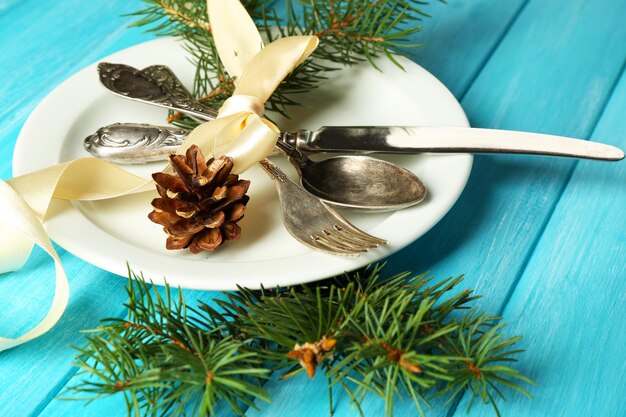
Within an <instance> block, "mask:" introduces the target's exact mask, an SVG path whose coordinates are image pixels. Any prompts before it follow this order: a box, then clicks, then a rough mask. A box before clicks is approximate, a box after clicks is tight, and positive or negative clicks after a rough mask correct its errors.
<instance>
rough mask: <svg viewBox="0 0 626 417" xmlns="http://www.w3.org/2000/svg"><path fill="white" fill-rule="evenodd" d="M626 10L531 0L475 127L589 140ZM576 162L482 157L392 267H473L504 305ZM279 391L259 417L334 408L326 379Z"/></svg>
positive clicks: (474, 95)
mask: <svg viewBox="0 0 626 417" xmlns="http://www.w3.org/2000/svg"><path fill="white" fill-rule="evenodd" d="M496 3H497V2H491V3H489V4H487V3H483V4H482V5H481V6H482V9H478V8H477V9H476V10H475V14H474V15H475V16H478V15H481V16H483V15H485V16H489V15H490V14H491V13H492V11H493V10H494V9H492V8H490V7H489V6H494V5H495V4H496ZM625 14H626V4H624V3H623V2H622V3H621V4H617V3H615V2H612V1H607V0H604V1H598V2H594V3H593V4H590V3H589V2H581V1H577V2H569V1H561V0H552V1H544V2H538V1H534V2H531V3H529V4H528V5H527V6H526V7H525V8H524V10H523V11H522V12H521V13H520V15H519V17H518V19H517V20H516V21H515V23H514V24H513V26H512V27H511V28H510V29H509V30H508V32H507V34H506V37H505V38H504V39H503V42H502V43H501V44H500V45H499V46H498V47H497V48H496V49H495V51H494V54H493V56H491V58H490V59H489V61H488V62H487V64H486V65H485V68H484V69H483V70H482V71H481V73H480V75H479V76H478V78H477V80H476V81H475V82H474V83H473V84H472V86H471V88H470V90H469V92H468V94H467V95H466V96H465V99H464V100H463V101H462V104H463V106H464V108H465V109H466V111H467V112H468V114H469V116H470V120H471V122H472V124H474V125H476V126H484V127H494V128H508V129H522V130H529V131H538V132H550V133H554V134H564V135H572V136H578V137H587V136H588V135H589V134H590V132H591V130H592V128H593V126H594V124H595V121H596V118H597V117H598V115H599V112H600V111H601V110H602V108H603V107H604V104H605V101H606V99H607V97H608V95H609V93H610V92H611V89H612V86H613V84H614V80H615V79H617V77H618V76H619V73H620V70H621V67H622V62H623V57H624V43H623V39H626V31H625V29H624V27H623V26H622V25H621V24H620V16H624V15H625ZM437 18H438V16H435V18H433V20H434V19H437ZM488 20H490V21H491V20H497V18H491V19H488ZM472 23H474V22H472ZM444 25H445V23H444ZM474 29H475V30H478V31H479V32H480V33H479V34H478V35H476V36H484V37H489V36H490V32H489V29H490V28H483V27H482V25H481V24H480V22H476V24H475V25H472V26H471V30H474ZM449 30H460V29H450V28H449ZM491 35H492V36H496V37H497V36H498V34H491ZM424 51H425V52H424V53H426V52H427V51H428V50H427V49H425V50H424ZM432 53H433V54H440V53H441V51H432ZM439 62H441V63H442V64H443V63H445V62H446V60H445V59H443V58H442V59H441V60H440V61H439ZM598 62H602V65H601V66H599V65H597V63H598ZM600 67H601V68H600ZM573 166H574V162H573V161H571V160H557V159H549V158H537V157H519V156H516V157H513V156H510V157H506V156H483V157H477V158H476V163H475V168H474V171H473V173H472V177H471V178H470V182H469V184H468V186H467V189H466V191H465V192H464V195H463V196H462V197H461V199H460V201H459V202H458V203H457V205H456V206H455V207H454V208H453V209H452V211H451V212H450V213H449V214H448V215H447V216H446V217H445V218H444V220H443V221H442V222H441V223H440V224H439V225H437V226H436V227H435V228H434V229H433V230H432V231H431V232H429V233H428V234H427V235H426V236H424V237H423V238H421V239H420V240H419V241H417V242H416V243H414V244H413V245H411V246H409V247H408V248H406V249H405V250H403V251H401V252H399V253H398V254H396V255H394V256H392V257H391V258H390V267H391V270H392V271H393V270H398V271H400V270H407V269H408V270H413V271H415V272H421V271H424V270H429V271H431V272H432V273H434V275H435V276H438V277H442V278H443V277H446V276H449V275H456V274H460V273H466V274H467V279H466V284H465V285H466V286H468V287H472V288H476V290H477V293H478V294H482V295H484V298H483V299H482V300H481V301H480V303H479V305H480V306H481V307H482V308H483V309H485V310H486V311H490V312H499V311H501V309H502V306H503V305H504V303H505V302H506V300H507V299H508V295H509V294H510V292H511V291H512V290H513V289H514V287H515V285H516V283H517V279H518V277H519V275H520V274H521V271H522V270H523V268H524V266H525V265H526V261H527V259H528V257H529V256H530V254H531V253H532V250H533V249H534V245H535V242H536V241H537V239H538V238H539V237H540V236H541V233H542V232H543V229H544V226H545V224H546V222H547V221H548V219H549V216H550V215H551V213H552V211H553V208H554V206H555V204H556V202H557V201H558V199H559V196H560V194H561V191H562V190H563V188H564V186H565V184H566V183H567V181H568V178H569V176H570V173H571V171H572V169H573ZM616 265H617V264H614V265H613V267H616ZM270 391H271V392H272V394H273V395H274V396H276V397H280V399H281V401H275V402H274V403H273V404H272V405H271V406H268V407H265V408H263V410H262V412H260V413H256V412H251V413H249V415H254V416H257V415H270V414H276V413H280V412H287V410H289V409H290V406H296V405H295V404H297V403H298V401H299V399H301V398H307V403H308V404H310V405H309V407H308V408H307V410H306V413H305V414H303V415H320V413H322V412H325V398H326V393H325V388H324V387H323V381H321V380H317V381H316V383H310V384H305V383H302V384H298V385H297V386H292V385H288V384H281V385H277V386H276V387H275V388H274V387H272V388H271V389H270ZM440 405H441V404H440V403H435V404H434V409H433V410H432V411H431V412H430V414H429V415H445V414H446V413H447V410H445V409H441V408H438V407H439V406H440ZM363 407H364V409H365V410H366V415H368V416H369V415H371V416H376V415H381V414H382V410H383V406H382V402H381V401H379V400H378V399H373V400H367V401H366V402H365V403H364V405H363ZM350 413H353V411H350V406H349V405H348V404H347V402H345V401H343V402H342V403H341V404H338V408H337V410H336V415H347V414H350ZM412 413H415V411H414V408H413V406H412V405H409V404H406V403H405V404H403V405H402V406H398V407H397V408H396V415H410V414H412ZM519 415H520V416H522V415H525V414H519Z"/></svg>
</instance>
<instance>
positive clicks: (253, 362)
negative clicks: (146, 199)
mask: <svg viewBox="0 0 626 417" xmlns="http://www.w3.org/2000/svg"><path fill="white" fill-rule="evenodd" d="M381 268H382V267H381V266H371V267H368V268H366V269H363V270H360V271H357V272H353V273H350V274H345V275H343V276H340V277H335V278H332V279H329V280H326V281H323V282H321V283H317V284H309V285H300V286H295V287H289V288H276V289H269V290H268V289H262V290H248V289H245V288H241V289H240V291H238V292H230V293H226V294H225V299H221V300H216V301H215V303H216V305H215V306H211V305H209V304H206V303H200V304H199V306H197V307H191V306H188V305H186V304H185V302H184V299H183V297H182V293H179V296H178V297H177V298H175V299H174V297H173V296H172V291H171V290H170V288H169V287H166V288H165V291H164V292H165V295H161V294H160V292H159V291H158V290H157V289H155V288H151V287H150V285H148V284H147V283H146V282H145V281H144V280H143V277H140V276H137V275H135V274H133V273H131V278H132V279H133V281H132V282H131V284H129V287H128V295H129V301H128V303H127V308H128V317H127V318H126V319H124V320H120V319H107V320H105V321H104V322H103V325H102V326H101V327H99V328H98V329H96V330H94V331H92V332H91V333H90V334H89V335H88V336H87V343H86V345H85V346H83V347H80V348H77V349H78V355H77V359H76V364H77V366H78V367H79V368H80V369H81V371H80V372H79V373H78V374H77V375H76V377H74V379H75V380H78V382H77V383H76V384H74V385H72V386H70V387H69V388H68V390H67V392H66V394H78V398H80V399H87V400H88V401H91V400H94V399H97V398H100V397H104V396H109V395H112V394H116V393H121V394H122V395H124V397H125V399H126V404H127V408H128V414H129V415H136V416H140V415H155V416H156V415H159V416H161V415H173V416H183V415H198V416H200V415H208V414H213V413H214V411H215V410H216V407H219V406H220V404H223V405H227V406H229V407H230V408H231V409H232V410H233V411H234V412H235V413H237V414H240V415H242V414H243V413H244V411H245V409H246V407H253V408H256V407H258V405H257V403H258V400H263V401H269V400H270V396H269V394H268V393H267V392H266V391H265V390H264V389H263V383H264V380H265V379H266V378H268V377H269V375H270V374H271V373H278V374H280V375H282V378H283V379H288V378H289V377H291V376H292V375H294V374H297V373H299V372H302V371H306V372H307V373H308V374H309V376H310V377H312V376H313V375H314V374H315V373H316V372H324V373H325V374H326V377H327V379H328V384H329V392H331V389H332V387H333V386H335V385H337V384H339V385H340V386H341V387H343V389H345V391H346V392H347V394H348V395H349V397H350V398H351V400H352V401H353V402H354V403H355V404H356V405H357V407H358V406H359V404H360V403H362V401H363V399H364V398H365V397H366V396H367V395H371V394H374V395H377V396H380V397H382V398H383V399H384V400H385V405H386V407H385V409H386V415H387V416H391V415H392V414H393V404H394V400H395V399H396V398H398V397H404V396H407V397H408V398H410V399H412V401H413V402H414V403H415V405H416V407H417V409H418V410H419V413H420V414H421V415H424V409H425V408H426V407H429V401H430V400H431V399H433V398H439V397H443V398H447V403H450V402H452V401H455V400H456V399H458V398H460V396H462V395H463V394H464V393H467V394H468V395H470V396H471V397H472V398H478V399H480V400H481V401H482V402H484V403H491V404H492V405H493V407H494V409H495V410H496V414H498V415H499V412H498V409H497V406H496V403H497V401H498V400H499V399H504V391H505V390H506V389H513V390H517V391H519V392H521V393H523V394H525V395H529V394H528V392H527V391H526V390H525V389H524V388H523V387H521V386H520V385H519V384H520V383H529V384H532V381H531V380H530V379H528V378H527V377H525V376H523V375H521V374H520V373H519V372H518V371H517V370H515V369H514V368H512V367H510V366H508V365H507V364H508V363H510V362H515V354H516V353H518V352H520V350H517V349H514V345H515V344H516V342H517V341H518V340H519V337H506V336H504V334H503V326H504V325H503V324H502V323H501V322H500V319H499V318H496V317H491V316H488V315H485V314H482V313H478V312H477V311H476V310H475V309H470V308H469V304H470V303H471V301H473V300H474V299H476V297H475V296H473V295H472V294H471V292H470V291H469V290H463V291H461V292H455V289H456V287H457V286H458V285H459V284H460V283H461V281H462V278H461V277H458V278H454V279H452V278H449V279H445V280H443V281H440V282H433V281H432V279H431V278H429V277H427V276H425V275H419V276H410V275H409V274H400V275H397V276H393V277H388V278H383V276H382V274H381ZM470 404H471V402H470ZM330 407H331V411H332V399H330Z"/></svg>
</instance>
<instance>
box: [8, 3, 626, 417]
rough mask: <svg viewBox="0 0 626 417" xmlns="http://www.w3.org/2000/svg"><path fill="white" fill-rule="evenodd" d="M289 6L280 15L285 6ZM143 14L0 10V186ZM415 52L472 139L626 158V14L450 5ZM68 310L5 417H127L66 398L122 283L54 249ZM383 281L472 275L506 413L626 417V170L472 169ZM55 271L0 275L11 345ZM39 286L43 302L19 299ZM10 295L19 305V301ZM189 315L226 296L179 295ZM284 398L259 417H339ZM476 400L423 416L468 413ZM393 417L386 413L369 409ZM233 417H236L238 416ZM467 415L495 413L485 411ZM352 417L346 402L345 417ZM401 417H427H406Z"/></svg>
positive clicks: (376, 404)
mask: <svg viewBox="0 0 626 417" xmlns="http://www.w3.org/2000/svg"><path fill="white" fill-rule="evenodd" d="M279 3H280V2H279ZM141 6H142V3H141V2H140V1H139V0H134V1H128V0H109V1H106V2H85V1H83V0H59V1H57V2H53V3H52V2H47V1H44V2H42V1H37V0H0V56H1V58H0V80H2V83H0V104H1V105H0V114H1V119H0V120H1V122H0V149H1V150H2V151H1V153H0V162H1V164H0V177H1V178H3V179H7V178H10V177H11V176H12V173H11V157H12V149H13V146H14V143H15V140H16V137H17V134H18V132H19V130H20V128H21V126H22V124H23V123H24V121H25V119H26V118H27V117H28V115H29V113H30V112H31V111H32V110H33V108H34V107H35V106H36V105H37V103H38V102H39V101H40V100H41V99H42V98H43V97H44V96H45V95H46V94H47V93H49V92H50V91H51V90H52V89H53V88H54V87H55V86H57V85H58V84H60V83H61V82H62V81H63V80H64V79H66V78H67V77H68V76H70V75H71V74H72V73H74V72H76V71H77V70H79V69H81V68H82V67H84V66H85V65H87V64H89V63H92V62H94V61H96V60H98V59H100V58H102V57H104V56H106V55H108V54H110V53H112V52H114V51H117V50H120V49H122V48H125V47H127V46H130V45H134V44H137V43H140V42H143V41H145V40H148V39H150V37H149V36H147V35H145V34H142V33H140V32H139V31H137V30H130V29H127V27H126V26H127V25H128V23H129V22H130V21H131V19H130V18H127V17H120V15H122V14H124V13H127V12H131V11H134V10H137V9H139V8H140V7H141ZM425 9H426V10H427V11H428V12H429V13H430V14H431V15H432V16H433V17H432V18H430V19H428V20H427V21H426V22H425V30H424V31H423V32H421V33H419V34H418V35H416V39H418V40H419V41H422V42H424V43H425V44H426V45H425V46H424V47H422V48H419V49H417V50H416V51H415V53H416V58H415V60H416V62H418V63H419V64H421V65H422V66H424V67H425V68H426V69H428V70H429V71H431V72H432V73H433V74H435V75H436V76H437V77H438V78H439V79H441V80H442V81H443V82H444V83H445V84H446V85H447V86H448V87H449V88H450V90H451V91H452V92H453V93H454V94H455V95H456V97H457V98H458V99H459V100H460V102H461V103H462V105H463V107H464V109H465V111H466V113H467V114H468V116H469V119H470V122H471V124H472V125H473V126H477V127H491V128H503V129H517V130H528V131H535V132H542V133H551V134H558V135H565V136H573V137H580V138H588V139H591V140H599V141H604V142H607V143H610V144H613V145H616V146H619V147H621V148H622V149H624V148H626V73H625V63H626V25H624V19H625V18H626V1H624V0H594V1H585V0H543V1H540V0H508V1H500V0H474V1H471V2H469V1H465V2H464V1H460V0H450V1H449V3H448V4H447V5H444V4H440V3H437V4H433V5H430V6H427V7H426V8H425ZM59 251H60V255H61V258H62V260H63V262H64V265H65V267H66V270H67V272H68V275H69V277H70V285H71V291H72V296H71V300H70V305H69V308H68V310H67V311H66V313H65V315H64V316H63V318H62V320H61V321H60V323H59V324H58V325H57V326H56V327H55V328H54V329H53V330H52V331H50V332H49V333H48V334H46V335H44V336H43V337H41V338H39V339H37V340H35V341H32V342H30V343H27V344H25V345H22V346H19V347H17V348H14V349H12V350H9V351H5V352H2V353H0V416H33V417H34V416H42V417H43V416H68V415H72V416H73V415H81V416H83V415H86V416H123V415H125V413H126V412H125V407H124V406H123V403H122V401H121V399H120V398H115V397H114V398H111V399H107V400H102V401H96V402H95V403H93V404H91V405H89V406H87V407H85V408H83V404H82V403H79V402H65V401H59V400H56V399H55V397H56V396H57V395H58V394H59V392H60V391H62V389H63V387H64V386H65V385H66V384H67V382H68V377H70V376H71V375H72V374H73V373H75V372H76V368H74V367H72V365H71V361H72V359H73V356H74V351H73V350H72V349H71V348H70V347H69V345H71V344H78V345H79V344H81V343H83V337H82V336H81V334H80V333H79V331H80V330H82V329H88V328H93V327H95V326H96V325H97V324H98V320H99V319H101V318H103V317H123V316H124V309H123V307H122V304H123V303H124V300H125V290H124V287H125V284H126V282H125V280H124V279H122V278H120V277H117V276H114V275H112V274H109V273H107V272H104V271H102V270H99V269H97V268H95V267H93V266H91V265H89V264H87V263H85V262H84V261H82V260H80V259H77V258H75V257H73V256H72V255H70V254H68V253H66V252H64V251H63V250H62V249H61V248H59ZM388 269H389V271H390V272H393V271H401V270H412V271H414V272H422V271H430V272H431V273H432V274H433V275H435V276H437V277H440V278H444V277H447V276H451V275H458V274H462V273H464V274H465V275H466V281H465V285H466V286H467V287H470V288H474V289H475V290H476V292H477V293H478V294H482V295H483V298H482V299H480V300H479V301H478V305H479V307H480V308H481V309H483V310H484V311H487V312H491V313H496V314H501V315H502V316H503V317H504V319H505V320H506V321H507V322H509V323H510V326H509V327H508V328H507V329H508V330H507V331H508V332H509V334H511V335H513V334H521V335H524V336H525V338H524V339H523V341H522V342H521V345H522V347H523V348H524V349H526V352H525V353H523V354H521V355H520V357H519V358H520V363H519V365H518V366H519V369H520V370H521V371H522V372H523V373H524V374H526V375H529V376H530V377H531V378H533V379H534V380H536V381H537V382H538V384H539V385H538V386H537V387H529V388H530V390H531V392H532V393H533V395H534V397H535V398H534V399H533V400H529V399H527V398H526V397H523V396H521V395H518V394H516V393H508V394H509V395H508V398H509V399H508V401H507V402H506V403H502V404H501V411H502V413H503V415H505V416H509V417H526V416H551V417H557V416H602V417H610V416H614V417H623V416H626V163H625V162H620V163H602V162H594V161H575V160H566V159H556V158H545V157H526V156H478V157H476V159H475V165H474V168H473V171H472V175H471V177H470V180H469V183H468V185H467V188H466V189H465V191H464V192H463V195H462V196H461V198H460V200H459V201H458V203H457V204H456V205H455V206H454V208H453V209H452V210H451V211H450V213H449V214H448V215H447V216H446V217H445V218H444V219H443V220H442V221H441V222H440V223H439V224H438V225H437V226H436V227H434V228H433V229H432V230H431V231H430V232H428V233H427V234H426V235H425V236H424V237H422V238H421V239H419V240H418V241H416V242H415V243H413V244H412V245H410V246H408V247H407V248H405V249H404V250H402V251H400V252H399V253H397V254H395V255H393V256H392V257H390V258H389V268H388ZM52 277H53V268H52V263H51V262H49V258H48V257H47V256H46V255H45V254H44V253H43V252H42V251H40V250H38V251H36V252H35V254H34V255H33V256H32V257H31V259H30V260H29V263H28V265H27V268H26V269H24V270H23V271H21V272H19V273H13V274H5V275H2V276H0V307H1V310H0V311H1V313H0V335H2V336H16V335H18V334H21V333H23V332H24V331H26V330H27V329H29V328H30V327H31V326H32V325H33V324H34V323H35V322H37V321H39V320H40V319H41V318H42V317H43V315H44V314H45V312H46V311H47V309H48V306H49V304H50V300H51V292H52V288H53V287H52ZM33 280H36V281H35V282H37V283H38V284H37V285H38V287H37V289H36V290H35V291H29V292H28V294H24V289H25V288H26V287H27V286H28V284H30V283H31V282H32V281H33ZM16 294H21V295H20V296H19V297H18V296H17V295H16ZM185 295H186V297H187V299H188V300H189V301H190V302H192V303H193V302H194V300H196V299H202V300H205V301H209V300H211V299H212V298H213V297H215V296H216V293H211V292H194V291H185ZM267 389H268V390H269V391H270V393H271V394H272V396H273V398H274V401H273V403H271V404H260V409H259V410H257V411H252V410H251V411H249V412H248V415H249V416H259V415H267V416H269V415H289V416H320V415H326V414H327V412H328V411H327V410H328V409H327V403H326V401H327V400H326V398H327V392H326V389H325V380H324V379H323V378H317V379H314V380H313V381H309V380H307V379H306V377H305V376H303V377H301V378H300V377H297V378H294V379H292V380H291V381H290V382H288V383H278V382H270V383H268V385H267ZM466 407H467V398H464V399H462V400H461V402H460V403H458V404H456V403H455V404H454V405H453V406H452V407H447V408H444V407H442V406H441V404H437V403H435V404H433V408H432V409H431V410H429V411H428V415H429V416H452V415H455V416H456V415H465V414H466V411H465V410H466ZM363 409H364V411H365V413H366V415H367V416H379V415H381V414H382V409H383V404H382V401H379V400H376V399H374V398H371V399H369V400H366V402H365V404H363ZM221 414H223V415H230V414H229V413H228V412H227V410H224V411H223V412H222V413H221ZM469 414H470V415H492V411H491V409H490V408H489V407H484V406H477V407H474V408H473V409H472V411H471V412H470V413H469ZM354 415H357V413H356V411H355V410H354V409H353V408H352V407H351V405H350V403H349V401H348V399H347V398H346V396H345V395H341V393H339V391H338V392H337V399H336V410H335V416H338V417H345V416H354ZM396 415H397V416H405V415H416V411H415V409H414V408H413V405H412V404H410V403H408V402H406V403H401V404H399V405H398V408H397V410H396Z"/></svg>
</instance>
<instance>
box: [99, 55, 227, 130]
mask: <svg viewBox="0 0 626 417" xmlns="http://www.w3.org/2000/svg"><path fill="white" fill-rule="evenodd" d="M98 73H99V74H100V81H101V82H102V84H103V85H104V86H105V87H106V88H108V89H109V90H110V91H111V92H113V93H115V94H117V95H120V96H123V97H125V98H129V99H131V100H136V101H141V102H147V103H150V104H156V105H158V106H161V107H165V108H167V109H176V110H180V111H182V112H184V113H187V114H189V115H190V116H193V117H195V118H197V119H200V120H210V119H215V117H217V112H216V111H215V110H213V109H211V108H210V107H207V106H204V105H202V104H201V103H199V102H198V101H197V100H196V99H195V98H194V97H193V96H192V95H191V93H190V92H189V91H187V89H186V88H185V87H184V86H183V84H182V83H181V82H180V81H179V80H178V78H177V77H176V76H175V75H174V73H172V71H171V70H170V69H169V68H168V67H166V66H164V65H153V66H151V67H147V68H144V69H143V70H138V69H137V68H133V67H131V66H128V65H123V64H112V63H108V62H102V63H100V64H99V65H98Z"/></svg>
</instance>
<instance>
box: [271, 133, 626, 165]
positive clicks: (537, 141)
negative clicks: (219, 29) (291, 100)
mask: <svg viewBox="0 0 626 417" xmlns="http://www.w3.org/2000/svg"><path fill="white" fill-rule="evenodd" d="M281 139H282V140H284V141H285V142H287V143H289V144H291V145H292V146H294V147H296V148H297V149H298V150H300V151H302V152H305V153H306V152H349V153H374V152H380V153H405V154H406V153H408V154H411V153H424V152H433V153H509V154H534V155H549V156H565V157H574V158H587V159H599V160H606V161H619V160H621V159H623V158H624V152H623V151H622V150H621V149H618V148H616V147H614V146H611V145H605V144H603V143H598V142H590V141H587V140H581V139H572V138H567V137H563V136H554V135H545V134H539V133H529V132H518V131H510V130H496V129H478V128H467V127H426V126H379V127H375V126H353V127H340V126H325V127H322V128H320V129H318V130H313V131H312V130H299V131H297V132H286V133H283V135H282V138H281Z"/></svg>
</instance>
